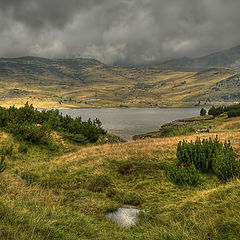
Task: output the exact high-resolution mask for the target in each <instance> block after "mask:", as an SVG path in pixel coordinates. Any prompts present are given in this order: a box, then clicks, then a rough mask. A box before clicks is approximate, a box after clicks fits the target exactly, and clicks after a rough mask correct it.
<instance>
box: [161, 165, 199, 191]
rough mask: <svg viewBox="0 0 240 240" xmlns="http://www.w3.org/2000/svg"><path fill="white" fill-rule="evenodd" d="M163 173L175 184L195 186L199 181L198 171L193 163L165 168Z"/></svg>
mask: <svg viewBox="0 0 240 240" xmlns="http://www.w3.org/2000/svg"><path fill="white" fill-rule="evenodd" d="M165 174H166V176H167V178H168V179H169V180H170V181H172V182H173V183H175V184H179V185H184V184H187V185H191V186H197V185H198V184H199V183H200V173H199V171H198V170H197V169H196V167H195V166H194V164H191V165H189V166H187V165H186V166H184V165H183V164H182V165H181V166H174V167H171V168H169V169H167V170H166V172H165Z"/></svg>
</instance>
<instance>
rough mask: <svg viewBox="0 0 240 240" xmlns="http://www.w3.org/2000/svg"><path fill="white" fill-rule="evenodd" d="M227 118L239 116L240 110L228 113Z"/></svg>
mask: <svg viewBox="0 0 240 240" xmlns="http://www.w3.org/2000/svg"><path fill="white" fill-rule="evenodd" d="M227 114H228V117H238V116H240V109H233V110H230V111H228V113H227Z"/></svg>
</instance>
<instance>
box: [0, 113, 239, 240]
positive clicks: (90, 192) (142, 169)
mask: <svg viewBox="0 0 240 240" xmlns="http://www.w3.org/2000/svg"><path fill="white" fill-rule="evenodd" d="M239 122H240V118H239V117H237V118H234V119H227V118H226V117H223V118H221V119H220V120H219V124H216V125H214V124H213V126H214V127H213V128H212V130H211V133H198V134H196V133H192V134H191V135H189V136H175V137H164V138H145V139H143V140H136V141H129V142H125V143H111V144H104V145H96V144H95V145H93V144H87V145H85V146H80V145H78V144H73V143H72V142H70V141H64V140H63V139H61V138H60V137H59V136H55V141H56V142H57V143H58V144H59V146H61V147H60V148H56V149H55V150H54V151H53V150H51V149H49V148H48V147H46V146H42V145H36V144H35V145H34V144H29V145H28V147H27V150H24V151H23V150H20V147H19V146H20V145H21V144H22V142H20V141H18V140H16V139H15V138H14V137H13V136H12V135H11V134H8V133H6V132H4V131H2V132H1V134H0V142H1V146H10V145H11V144H12V151H11V152H9V154H8V155H7V158H6V162H7V168H6V170H5V171H4V172H3V173H1V174H0V239H14V240H18V239H19V240H20V239H44V240H45V239H51V240H52V239H67V240H72V239H127V240H131V239H134V240H135V239H141V240H143V239H174V240H176V239H196V240H197V239H199V240H200V239H201V240H202V239H239V236H240V215H239V211H240V205H239V199H240V180H239V179H233V180H230V181H228V182H221V181H220V180H218V179H217V177H216V176H214V175H211V174H208V175H207V174H201V184H200V185H199V186H197V187H192V186H187V185H185V186H181V185H180V186H179V185H175V184H173V183H171V182H170V181H169V180H168V179H167V178H166V176H165V169H166V168H168V167H170V166H172V165H173V164H174V162H175V159H176V148H177V143H178V142H179V141H180V140H182V139H183V138H184V139H187V140H191V139H192V140H195V139H196V137H197V136H199V137H200V138H208V137H209V136H211V137H213V138H214V137H215V136H216V135H218V136H219V138H220V140H221V141H224V140H231V143H232V146H233V148H234V150H235V152H236V154H237V158H238V159H239V155H240V148H239V146H240V134H239V129H240V125H239ZM124 205H131V206H136V207H138V208H139V209H143V210H144V212H142V213H141V214H140V217H139V220H138V222H137V225H136V226H134V227H132V228H123V227H120V226H118V225H117V224H115V223H112V222H111V221H109V220H107V219H106V213H107V212H109V211H112V210H115V209H117V208H118V207H121V206H124Z"/></svg>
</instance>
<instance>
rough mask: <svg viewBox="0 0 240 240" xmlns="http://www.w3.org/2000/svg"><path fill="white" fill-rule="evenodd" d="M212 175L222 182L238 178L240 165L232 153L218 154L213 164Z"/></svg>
mask: <svg viewBox="0 0 240 240" xmlns="http://www.w3.org/2000/svg"><path fill="white" fill-rule="evenodd" d="M213 171H214V174H215V175H216V176H217V177H218V178H219V179H220V180H222V181H226V180H228V179H230V178H234V177H239V176H240V163H239V161H237V160H236V159H235V154H234V152H233V151H225V152H219V153H218V154H217V157H216V159H215V161H214V162H213Z"/></svg>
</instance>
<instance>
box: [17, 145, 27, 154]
mask: <svg viewBox="0 0 240 240" xmlns="http://www.w3.org/2000/svg"><path fill="white" fill-rule="evenodd" d="M18 152H20V153H27V152H28V146H27V145H26V144H20V145H19V147H18Z"/></svg>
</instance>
